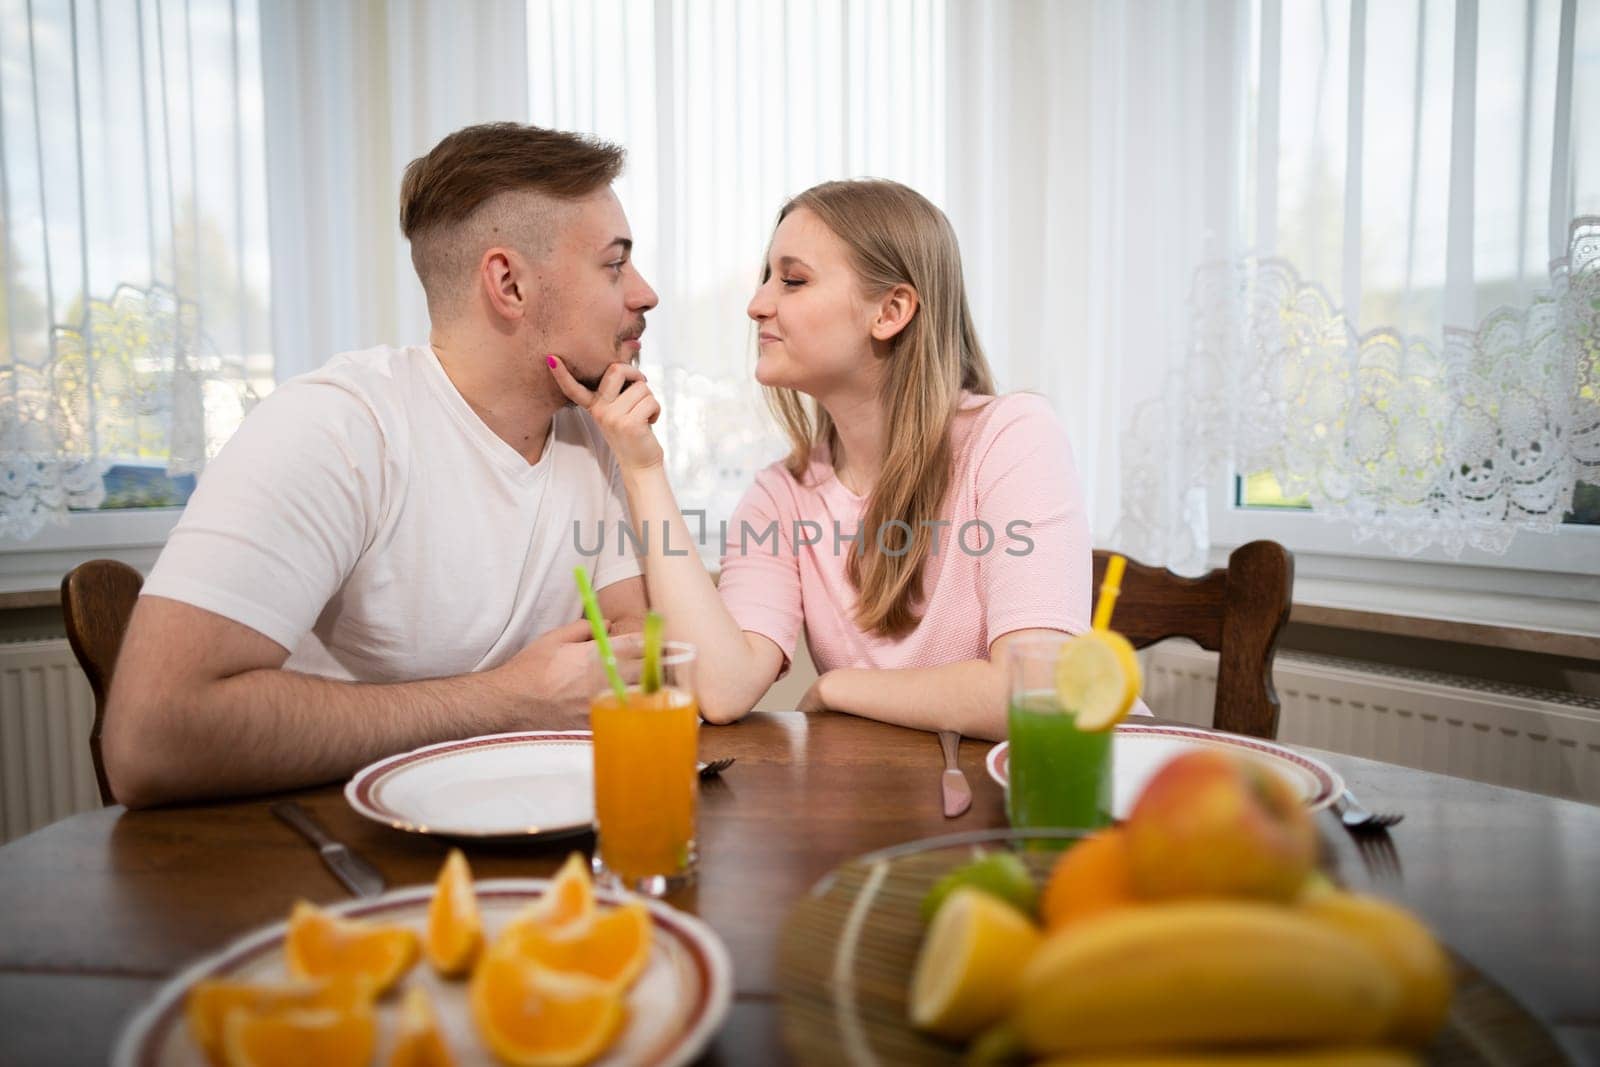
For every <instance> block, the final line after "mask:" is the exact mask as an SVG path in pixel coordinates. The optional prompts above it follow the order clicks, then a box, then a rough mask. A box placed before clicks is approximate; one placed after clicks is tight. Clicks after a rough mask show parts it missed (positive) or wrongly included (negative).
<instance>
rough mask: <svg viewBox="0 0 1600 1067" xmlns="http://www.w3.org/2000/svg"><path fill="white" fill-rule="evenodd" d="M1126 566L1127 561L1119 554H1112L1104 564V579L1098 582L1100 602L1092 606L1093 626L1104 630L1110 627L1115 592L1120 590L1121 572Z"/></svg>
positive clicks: (1115, 604)
mask: <svg viewBox="0 0 1600 1067" xmlns="http://www.w3.org/2000/svg"><path fill="white" fill-rule="evenodd" d="M1127 566H1128V561H1127V560H1126V559H1123V558H1122V557H1121V556H1112V557H1111V561H1110V562H1109V563H1107V564H1106V576H1105V580H1104V581H1102V582H1101V583H1100V602H1099V603H1098V604H1096V605H1095V606H1094V628H1095V629H1096V630H1100V631H1102V632H1103V631H1105V630H1109V629H1111V610H1112V609H1113V608H1115V607H1116V606H1117V594H1119V593H1121V592H1122V572H1123V570H1124V569H1126V568H1127Z"/></svg>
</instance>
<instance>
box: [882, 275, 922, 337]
mask: <svg viewBox="0 0 1600 1067" xmlns="http://www.w3.org/2000/svg"><path fill="white" fill-rule="evenodd" d="M919 303H920V301H919V300H918V299H917V291H916V290H915V289H913V288H911V286H909V285H904V284H902V285H897V286H895V287H894V288H892V289H890V290H889V291H888V292H887V293H885V294H884V295H883V298H882V299H880V300H879V301H878V314H877V317H876V318H874V319H873V320H872V331H871V332H872V337H873V339H874V340H877V341H887V340H889V339H890V338H892V337H894V336H895V335H896V334H898V333H899V332H900V331H901V330H903V329H905V328H906V324H907V323H909V322H910V321H911V319H912V317H913V316H914V315H916V313H917V305H918V304H919Z"/></svg>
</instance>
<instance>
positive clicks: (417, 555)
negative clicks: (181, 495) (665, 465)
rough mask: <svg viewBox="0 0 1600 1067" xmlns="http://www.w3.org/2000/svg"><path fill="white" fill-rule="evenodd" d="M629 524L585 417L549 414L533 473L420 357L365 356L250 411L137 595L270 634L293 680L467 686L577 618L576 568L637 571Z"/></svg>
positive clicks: (283, 390)
mask: <svg viewBox="0 0 1600 1067" xmlns="http://www.w3.org/2000/svg"><path fill="white" fill-rule="evenodd" d="M627 521H628V514H627V505H626V503H625V497H624V496H623V490H622V484H621V478H620V474H619V472H618V469H617V464H616V462H615V460H614V459H613V458H612V455H611V451H610V449H609V448H607V447H606V444H605V442H604V440H603V439H602V438H601V436H600V431H599V429H598V428H597V427H596V426H595V425H594V423H593V422H592V421H591V420H590V418H589V416H588V414H587V413H586V412H583V411H581V410H579V409H577V408H563V409H561V410H560V411H558V412H556V415H555V418H554V421H553V423H552V425H551V428H550V437H549V439H548V440H547V441H546V443H545V447H544V451H543V452H542V453H541V454H540V457H539V462H538V463H536V464H533V465H531V466H530V465H529V464H528V462H527V460H525V459H524V458H523V457H522V456H521V455H519V454H518V453H517V452H516V450H515V449H513V448H512V447H511V446H510V445H508V444H506V443H505V442H504V441H502V440H501V439H500V438H499V437H497V436H495V434H494V432H493V431H492V430H490V429H489V428H488V427H487V426H486V425H484V423H483V421H482V420H481V419H479V418H478V416H477V414H476V413H474V412H473V410H472V408H471V407H470V406H469V405H468V404H467V402H466V401H465V400H464V399H463V398H462V396H461V394H460V393H458V392H457V391H456V388H455V386H454V385H452V384H451V382H450V379H449V377H448V376H446V374H445V373H444V369H443V368H442V367H441V366H440V365H439V361H438V359H437V358H436V357H435V356H434V354H433V352H432V350H431V349H429V348H418V347H412V348H400V349H396V348H388V347H381V348H373V349H368V350H367V351H364V352H349V353H345V354H343V355H340V356H335V357H334V358H333V359H332V360H330V361H329V362H328V363H327V364H326V365H325V366H323V367H322V368H321V369H319V370H316V371H313V372H311V373H310V374H305V375H302V376H300V377H298V378H295V379H293V380H291V381H289V382H286V383H284V384H283V385H282V386H280V387H279V388H278V389H277V390H276V391H274V392H273V393H272V394H271V395H270V396H268V397H267V398H266V399H265V400H263V401H262V402H261V403H260V404H259V405H258V406H257V407H256V408H255V410H254V411H252V412H251V413H250V415H249V417H248V418H246V419H245V420H244V423H243V425H242V426H240V428H239V430H238V432H237V433H236V434H234V436H233V438H232V439H231V440H230V441H229V442H228V444H227V445H226V446H225V447H224V448H223V449H222V452H221V453H220V454H219V455H218V456H217V458H216V459H215V460H213V461H212V462H211V463H210V464H209V465H208V466H207V467H206V469H205V473H204V475H203V476H202V477H201V479H200V484H199V486H198V487H197V488H196V490H195V493H194V495H193V497H191V498H190V500H189V505H188V508H187V509H186V510H185V511H184V513H183V518H182V519H181V520H180V521H179V523H178V525H177V527H176V529H174V530H173V531H172V536H171V537H170V538H169V539H168V541H167V546H166V548H165V549H164V550H163V551H162V553H161V558H160V559H159V560H158V561H157V562H156V565H155V568H154V570H152V572H151V574H150V579H149V581H147V582H146V583H145V585H144V590H143V591H144V592H145V593H149V594H152V595H155V596H163V597H170V598H172V599H173V600H181V601H184V602H185V603H188V604H193V605H195V606H196V607H200V608H204V609H205V610H207V611H213V612H216V613H217V614H219V615H223V616H226V617H227V618H229V619H232V620H234V621H236V622H239V623H242V624H244V625H245V626H248V627H250V628H251V629H252V630H256V631H258V632H260V633H262V634H265V635H266V636H267V637H269V638H271V639H272V640H273V641H276V642H277V643H278V644H280V645H282V646H283V647H284V648H286V649H289V650H290V656H289V659H288V661H287V662H286V663H285V664H284V666H285V667H287V668H288V669H291V670H297V671H304V672H307V673H312V674H319V675H323V676H326V677H331V678H341V679H346V680H355V681H363V682H392V681H408V680H414V679H419V678H437V677H443V676H447V675H455V674H465V673H467V672H469V671H478V670H485V669H488V668H490V667H494V666H496V665H498V664H500V663H503V662H504V661H505V660H507V659H509V658H510V657H511V656H512V655H514V654H515V653H516V652H517V651H518V650H520V649H521V648H522V647H523V646H524V645H526V644H527V643H528V642H529V641H530V640H532V639H533V638H535V637H537V636H538V635H540V634H542V633H544V632H546V631H548V630H550V629H552V628H553V627H556V626H560V625H562V624H564V623H568V622H572V621H574V620H576V619H578V618H580V617H581V613H582V608H581V604H580V601H579V597H578V590H577V585H576V583H575V582H574V580H573V573H572V572H573V568H574V567H576V566H578V565H579V564H583V565H584V566H586V567H587V568H588V569H589V572H590V574H591V575H592V577H593V580H594V586H595V588H596V589H602V588H604V587H605V586H608V585H611V584H613V583H615V582H619V581H622V580H624V579H626V578H631V577H633V576H634V575H637V574H638V573H639V561H638V559H637V558H636V557H635V556H634V554H633V553H632V552H631V551H630V550H629V549H631V545H628V546H627V548H624V545H625V543H626V539H625V538H623V537H622V536H621V535H620V533H619V524H626V523H627ZM602 531H603V533H602ZM602 537H603V541H601V540H600V539H601V538H602ZM597 544H599V545H601V551H600V552H599V553H598V554H596V551H595V549H596V546H597ZM580 545H581V549H580Z"/></svg>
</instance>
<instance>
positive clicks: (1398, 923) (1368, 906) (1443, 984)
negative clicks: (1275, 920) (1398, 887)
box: [1300, 892, 1453, 1045]
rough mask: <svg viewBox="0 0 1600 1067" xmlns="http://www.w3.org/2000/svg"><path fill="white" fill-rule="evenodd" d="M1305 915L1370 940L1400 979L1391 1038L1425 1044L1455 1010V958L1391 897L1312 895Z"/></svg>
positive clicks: (1343, 894) (1361, 938)
mask: <svg viewBox="0 0 1600 1067" xmlns="http://www.w3.org/2000/svg"><path fill="white" fill-rule="evenodd" d="M1300 910H1301V912H1302V913H1303V914H1305V915H1307V916H1309V917H1310V918H1312V919H1315V920H1317V921H1319V922H1324V923H1327V924H1328V925H1330V926H1332V927H1334V928H1336V929H1339V930H1342V931H1344V932H1345V933H1347V934H1349V935H1350V936H1351V937H1355V938H1357V939H1359V940H1361V941H1363V942H1365V943H1366V944H1367V945H1368V947H1370V948H1372V949H1373V950H1374V951H1376V952H1377V953H1378V955H1379V956H1380V957H1382V958H1383V960H1384V961H1385V962H1386V963H1388V964H1389V966H1390V968H1391V969H1392V970H1393V971H1394V972H1395V975H1396V977H1398V978H1399V979H1400V1007H1399V1010H1398V1012H1397V1013H1396V1015H1395V1020H1394V1026H1393V1028H1392V1029H1391V1030H1390V1031H1389V1033H1388V1034H1386V1035H1385V1037H1386V1038H1389V1039H1392V1040H1394V1041H1397V1042H1400V1043H1402V1044H1406V1045H1426V1044H1427V1043H1428V1042H1429V1041H1431V1040H1432V1039H1433V1035H1434V1034H1436V1033H1438V1032H1439V1027H1441V1026H1443V1025H1444V1021H1445V1017H1446V1016H1447V1015H1449V1014H1450V994H1451V985H1452V982H1453V978H1452V974H1451V970H1452V969H1451V966H1450V959H1449V957H1448V956H1446V955H1445V954H1444V949H1442V948H1440V947H1439V942H1437V941H1435V940H1434V939H1433V934H1431V933H1429V932H1428V928H1427V927H1426V926H1424V925H1422V923H1421V922H1420V921H1419V920H1418V919H1417V917H1416V916H1414V915H1412V914H1411V913H1410V912H1409V911H1406V910H1405V909H1404V908H1402V907H1399V906H1398V905H1395V904H1390V903H1389V902H1388V901H1386V900H1379V899H1378V898H1376V897H1368V896H1362V895H1359V894H1355V893H1344V892H1330V893H1324V894H1322V895H1320V896H1315V897H1311V898H1308V899H1306V900H1305V901H1304V903H1302V904H1301V905H1300Z"/></svg>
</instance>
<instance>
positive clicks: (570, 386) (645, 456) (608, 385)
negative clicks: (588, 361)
mask: <svg viewBox="0 0 1600 1067" xmlns="http://www.w3.org/2000/svg"><path fill="white" fill-rule="evenodd" d="M545 363H546V365H548V366H549V368H550V374H551V376H552V377H553V378H555V380H556V385H557V386H558V387H559V388H560V389H561V392H562V395H564V396H565V397H566V398H567V399H568V400H570V401H572V402H573V403H574V404H576V405H578V406H579V407H580V408H583V409H584V410H585V411H587V412H588V413H589V417H590V418H592V419H594V421H595V425H596V426H598V427H600V432H601V434H603V435H604V436H605V439H606V444H608V445H610V446H611V451H612V454H614V455H615V456H616V457H617V463H618V465H619V466H621V467H622V469H623V470H625V471H629V470H631V471H637V470H646V469H649V468H651V467H659V466H661V465H662V463H663V461H664V458H665V457H664V456H663V454H662V451H661V442H659V441H657V440H656V434H655V431H654V430H653V429H651V427H652V426H653V425H655V421H656V419H658V418H660V417H661V403H660V401H658V400H656V398H655V394H654V393H652V392H651V391H650V386H649V385H648V384H647V382H646V379H645V376H644V372H643V371H641V370H640V369H639V368H638V367H635V366H633V365H632V364H630V363H613V364H611V366H609V367H607V368H606V372H605V374H604V375H602V376H601V378H600V385H599V388H597V389H593V390H591V389H589V388H588V387H587V386H585V385H584V384H583V383H582V382H580V381H578V379H576V378H574V377H573V376H572V372H571V371H569V370H567V365H566V364H565V363H564V362H562V361H561V360H560V359H559V358H557V357H556V356H554V355H550V356H546V357H545Z"/></svg>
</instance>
